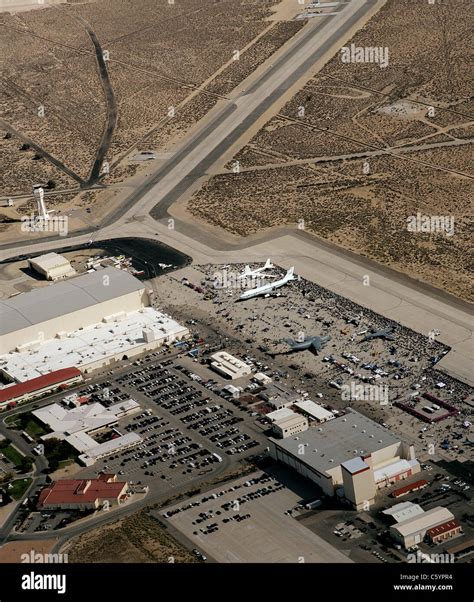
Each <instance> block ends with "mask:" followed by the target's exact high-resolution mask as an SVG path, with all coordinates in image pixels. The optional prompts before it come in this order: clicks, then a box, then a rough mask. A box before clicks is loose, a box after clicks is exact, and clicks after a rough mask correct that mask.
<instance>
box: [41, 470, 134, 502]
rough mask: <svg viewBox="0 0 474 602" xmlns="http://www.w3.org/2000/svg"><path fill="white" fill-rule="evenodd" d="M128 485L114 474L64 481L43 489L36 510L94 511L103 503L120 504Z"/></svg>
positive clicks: (124, 497)
mask: <svg viewBox="0 0 474 602" xmlns="http://www.w3.org/2000/svg"><path fill="white" fill-rule="evenodd" d="M127 490H128V485H127V483H126V482H122V481H117V475H115V474H102V475H100V476H99V477H98V478H97V479H64V480H62V481H54V482H53V483H51V485H48V486H47V487H45V488H44V489H43V490H42V491H41V493H40V496H39V500H38V508H61V509H68V510H94V509H96V508H99V507H100V506H102V505H103V504H104V503H107V502H108V503H109V504H110V505H114V504H120V503H121V502H123V501H124V500H125V499H126V497H127Z"/></svg>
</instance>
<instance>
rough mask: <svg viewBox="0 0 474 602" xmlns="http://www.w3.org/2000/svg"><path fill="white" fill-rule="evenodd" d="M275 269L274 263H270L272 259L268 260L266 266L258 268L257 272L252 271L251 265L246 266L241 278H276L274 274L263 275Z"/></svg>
mask: <svg viewBox="0 0 474 602" xmlns="http://www.w3.org/2000/svg"><path fill="white" fill-rule="evenodd" d="M272 267H273V263H272V262H271V261H270V258H269V259H267V261H266V262H265V265H264V266H262V267H261V268H256V269H255V270H251V269H250V266H249V265H246V266H245V270H244V271H243V272H242V274H240V276H239V278H251V277H252V276H258V275H259V274H260V278H267V277H268V276H274V274H265V275H264V274H262V272H264V271H265V270H269V269H271V268H272Z"/></svg>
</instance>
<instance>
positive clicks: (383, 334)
mask: <svg viewBox="0 0 474 602" xmlns="http://www.w3.org/2000/svg"><path fill="white" fill-rule="evenodd" d="M394 330H395V329H394V327H393V326H390V327H389V328H385V330H374V329H372V331H371V332H369V334H366V335H365V337H364V338H363V339H362V341H370V340H372V339H384V340H389V341H394V340H395V337H394V335H393V334H392V333H393V331H394Z"/></svg>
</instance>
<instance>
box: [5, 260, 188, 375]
mask: <svg viewBox="0 0 474 602" xmlns="http://www.w3.org/2000/svg"><path fill="white" fill-rule="evenodd" d="M0 313H1V315H2V320H1V321H0V349H1V352H0V353H1V354H2V355H0V370H1V372H2V373H3V374H4V376H5V377H6V379H7V380H11V381H16V382H26V381H28V380H31V379H34V378H36V377H37V376H40V375H43V374H45V373H46V372H49V371H54V370H60V369H62V368H68V367H71V366H76V367H77V368H79V369H80V370H81V372H83V373H87V372H91V371H93V370H97V369H99V368H102V367H104V366H107V365H110V364H113V363H114V362H117V361H122V360H126V359H129V358H131V357H134V356H136V355H139V354H142V353H145V352H147V351H151V350H153V349H156V348H158V347H160V346H162V345H164V344H171V343H173V342H174V341H176V340H181V339H182V338H184V337H186V336H187V335H188V334H189V331H188V329H187V328H186V327H184V326H181V325H180V324H178V323H177V322H176V321H175V320H173V319H172V318H171V317H170V316H167V315H166V314H164V313H160V312H158V311H157V310H156V309H154V308H153V307H150V300H149V296H148V291H147V289H146V287H145V285H144V284H143V283H142V282H140V281H139V280H138V279H137V278H135V277H134V276H132V275H131V274H130V273H128V272H127V271H125V270H120V269H117V268H113V267H110V268H105V269H103V270H100V271H98V272H92V273H90V274H85V275H82V276H78V277H76V278H71V279H69V280H67V281H63V282H58V283H56V284H52V285H50V286H46V287H43V288H38V289H35V290H33V291H31V292H28V293H23V294H21V295H16V296H15V297H11V298H10V299H4V300H0Z"/></svg>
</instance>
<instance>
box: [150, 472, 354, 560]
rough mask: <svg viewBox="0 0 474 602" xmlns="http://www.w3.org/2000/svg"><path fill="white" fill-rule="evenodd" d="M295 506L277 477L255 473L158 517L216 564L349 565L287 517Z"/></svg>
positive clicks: (294, 495)
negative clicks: (312, 563) (328, 563)
mask: <svg viewBox="0 0 474 602" xmlns="http://www.w3.org/2000/svg"><path fill="white" fill-rule="evenodd" d="M300 502H301V497H300V496H299V495H298V494H297V493H295V492H294V491H293V490H290V489H288V488H287V487H286V486H285V485H284V484H283V483H281V482H280V481H279V480H278V479H277V478H275V477H274V476H271V475H268V474H266V473H262V472H258V473H254V474H252V475H250V476H248V477H243V478H240V479H236V480H235V481H232V482H231V483H227V484H226V485H225V486H222V487H221V488H216V489H213V490H212V491H209V492H207V493H206V494H205V495H198V496H195V497H193V498H191V499H189V500H188V501H186V502H184V503H180V504H177V505H174V506H172V507H170V508H167V509H166V510H165V511H163V512H162V513H161V516H162V517H163V518H164V519H165V520H167V521H169V522H170V523H171V525H172V526H173V527H174V528H176V529H178V530H179V531H181V532H182V533H183V534H184V535H185V536H186V537H187V538H189V539H190V540H191V541H192V542H193V544H195V545H196V548H198V549H200V550H202V551H203V552H204V554H205V555H206V554H208V555H209V556H211V557H212V558H214V559H216V560H217V561H218V562H259V563H260V562H265V563H266V562H276V563H283V562H295V563H298V562H351V560H349V559H348V558H347V556H345V555H344V554H343V553H342V552H339V551H338V550H336V549H335V548H334V547H333V546H331V545H330V544H328V543H327V542H326V541H324V540H323V539H321V538H320V537H319V536H318V535H316V534H315V533H312V532H311V531H310V530H309V529H307V528H306V527H304V526H303V525H301V524H300V523H299V522H298V521H296V520H295V519H294V518H292V517H291V516H290V515H289V514H288V511H289V510H291V509H293V508H294V507H295V506H297V505H298V504H299V503H300Z"/></svg>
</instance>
